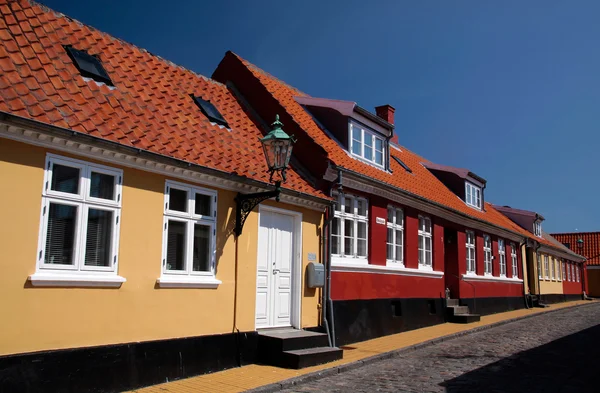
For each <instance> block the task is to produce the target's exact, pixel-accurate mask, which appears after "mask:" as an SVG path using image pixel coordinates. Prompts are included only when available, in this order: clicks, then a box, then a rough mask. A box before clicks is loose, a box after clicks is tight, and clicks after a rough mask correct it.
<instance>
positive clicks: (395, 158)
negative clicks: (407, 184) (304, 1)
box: [392, 156, 412, 173]
mask: <svg viewBox="0 0 600 393" xmlns="http://www.w3.org/2000/svg"><path fill="white" fill-rule="evenodd" d="M392 158H393V159H394V161H396V162H397V163H398V164H400V166H401V167H402V168H404V170H405V171H406V172H408V173H412V169H410V168H409V167H408V165H406V164H405V163H404V162H403V161H402V160H401V159H399V158H398V157H396V156H392Z"/></svg>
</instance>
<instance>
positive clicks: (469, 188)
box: [465, 180, 483, 210]
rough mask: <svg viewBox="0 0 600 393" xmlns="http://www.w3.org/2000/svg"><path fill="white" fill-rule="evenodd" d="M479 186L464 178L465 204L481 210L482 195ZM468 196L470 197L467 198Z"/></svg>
mask: <svg viewBox="0 0 600 393" xmlns="http://www.w3.org/2000/svg"><path fill="white" fill-rule="evenodd" d="M482 194H483V191H482V190H481V187H479V186H476V185H475V184H473V183H471V182H469V181H466V180H465V203H466V204H467V206H471V207H474V208H475V209H478V210H481V202H482V199H483V198H482V197H483V195H482ZM469 196H470V198H469Z"/></svg>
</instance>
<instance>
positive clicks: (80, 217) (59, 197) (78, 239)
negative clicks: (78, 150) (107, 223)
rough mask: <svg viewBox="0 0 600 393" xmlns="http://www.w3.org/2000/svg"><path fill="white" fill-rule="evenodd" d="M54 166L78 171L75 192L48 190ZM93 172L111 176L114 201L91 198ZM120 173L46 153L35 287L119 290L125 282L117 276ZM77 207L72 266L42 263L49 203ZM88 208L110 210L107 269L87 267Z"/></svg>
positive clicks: (33, 281)
mask: <svg viewBox="0 0 600 393" xmlns="http://www.w3.org/2000/svg"><path fill="white" fill-rule="evenodd" d="M55 165H62V166H67V167H71V168H77V169H78V170H79V180H78V181H79V183H78V193H77V194H71V193H66V192H60V191H54V190H52V189H51V185H52V176H53V171H54V166H55ZM92 172H94V173H100V174H106V175H110V176H113V177H114V199H112V200H109V199H102V198H94V197H91V196H90V186H91V180H90V179H91V175H92ZM122 184H123V170H121V169H117V168H112V167H107V166H104V165H100V164H96V163H91V162H87V161H82V160H78V159H75V158H70V157H63V156H59V155H56V154H52V153H48V154H47V155H46V162H45V167H44V184H43V188H42V209H41V214H40V229H39V236H38V252H37V260H36V273H35V274H33V275H31V276H30V277H29V279H30V281H31V282H32V284H33V285H34V286H54V285H58V286H84V287H85V286H92V287H94V286H107V287H112V286H115V287H118V286H120V285H121V284H122V283H123V282H125V281H126V280H125V279H124V278H123V277H119V276H118V275H117V271H118V265H119V238H120V236H119V235H120V220H121V204H122V191H123V189H122ZM51 203H54V204H58V205H69V206H75V207H77V218H76V226H75V239H74V242H73V243H74V246H73V264H71V265H62V264H50V263H45V257H46V256H45V253H46V238H47V235H48V219H49V216H50V204H51ZM90 209H95V210H104V211H110V212H111V213H112V215H113V217H112V221H113V226H112V230H111V249H110V255H111V257H110V259H109V263H110V265H109V266H86V265H85V251H86V244H85V242H86V238H87V225H86V224H87V220H88V214H89V210H90Z"/></svg>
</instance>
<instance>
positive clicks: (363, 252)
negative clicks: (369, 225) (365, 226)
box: [357, 239, 367, 257]
mask: <svg viewBox="0 0 600 393" xmlns="http://www.w3.org/2000/svg"><path fill="white" fill-rule="evenodd" d="M357 246H358V253H357V255H358V256H359V257H366V256H367V241H366V240H363V239H358V243H357Z"/></svg>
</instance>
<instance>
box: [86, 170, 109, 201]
mask: <svg viewBox="0 0 600 393" xmlns="http://www.w3.org/2000/svg"><path fill="white" fill-rule="evenodd" d="M90 196H91V197H93V198H102V199H110V200H114V199H115V177H114V176H112V175H107V174H104V173H96V172H92V176H91V178H90Z"/></svg>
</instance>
